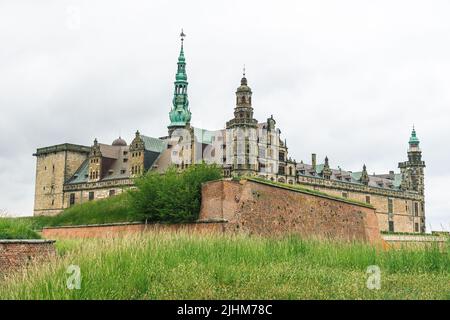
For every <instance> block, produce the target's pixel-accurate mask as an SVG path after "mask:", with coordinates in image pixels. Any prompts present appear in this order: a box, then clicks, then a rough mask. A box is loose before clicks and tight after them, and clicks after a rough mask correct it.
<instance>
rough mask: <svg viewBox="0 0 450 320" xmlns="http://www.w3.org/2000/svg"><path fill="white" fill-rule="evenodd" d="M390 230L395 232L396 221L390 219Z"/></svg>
mask: <svg viewBox="0 0 450 320" xmlns="http://www.w3.org/2000/svg"><path fill="white" fill-rule="evenodd" d="M389 232H394V221H389Z"/></svg>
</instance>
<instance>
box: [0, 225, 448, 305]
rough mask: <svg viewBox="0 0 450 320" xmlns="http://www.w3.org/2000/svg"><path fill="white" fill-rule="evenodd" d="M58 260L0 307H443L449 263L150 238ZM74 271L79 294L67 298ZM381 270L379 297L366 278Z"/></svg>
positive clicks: (85, 249) (262, 243)
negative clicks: (214, 303) (192, 302)
mask: <svg viewBox="0 0 450 320" xmlns="http://www.w3.org/2000/svg"><path fill="white" fill-rule="evenodd" d="M57 246H58V252H59V257H58V258H57V259H55V260H54V261H52V262H51V263H48V264H46V265H40V266H35V267H33V268H31V269H29V270H28V271H27V272H23V273H20V274H16V275H15V276H13V277H11V278H9V279H7V280H5V282H4V283H3V284H0V298H2V299H449V298H450V282H449V280H450V255H449V250H448V248H447V249H446V251H445V252H440V251H439V250H437V249H435V248H432V247H430V248H429V249H426V250H406V249H402V250H395V251H388V252H385V251H379V250H378V249H376V248H374V247H370V246H368V245H365V244H360V243H355V244H344V243H329V242H319V241H311V240H309V241H305V240H301V239H299V238H297V237H286V238H283V239H278V240H276V239H263V238H259V237H244V236H238V237H230V236H228V237H226V236H217V235H203V236H194V235H186V234H163V233H159V234H147V235H143V236H137V237H129V238H117V239H90V240H66V241H60V242H58V244H57ZM71 264H75V265H78V266H80V269H81V276H82V284H81V289H80V290H69V289H67V288H66V280H67V277H68V276H69V275H68V274H67V273H66V270H67V267H68V266H69V265H71ZM369 265H377V266H379V267H380V269H381V289H380V290H369V289H367V287H366V282H367V274H366V269H367V267H368V266H369Z"/></svg>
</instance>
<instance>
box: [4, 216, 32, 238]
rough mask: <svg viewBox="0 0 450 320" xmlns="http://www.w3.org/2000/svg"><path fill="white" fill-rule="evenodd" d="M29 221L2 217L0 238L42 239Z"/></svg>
mask: <svg viewBox="0 0 450 320" xmlns="http://www.w3.org/2000/svg"><path fill="white" fill-rule="evenodd" d="M40 238H41V236H40V235H39V234H38V233H37V232H35V231H34V230H33V228H32V225H31V223H30V222H29V221H24V220H19V219H14V218H0V240H5V239H7V240H12V239H40Z"/></svg>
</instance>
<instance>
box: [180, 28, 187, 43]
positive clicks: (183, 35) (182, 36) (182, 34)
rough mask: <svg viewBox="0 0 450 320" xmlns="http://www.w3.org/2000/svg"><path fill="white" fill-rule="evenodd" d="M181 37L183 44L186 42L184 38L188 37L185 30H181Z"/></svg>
mask: <svg viewBox="0 0 450 320" xmlns="http://www.w3.org/2000/svg"><path fill="white" fill-rule="evenodd" d="M180 37H181V42H183V41H184V37H186V35H185V34H184V32H183V28H181V33H180Z"/></svg>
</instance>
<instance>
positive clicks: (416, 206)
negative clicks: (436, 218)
mask: <svg viewBox="0 0 450 320" xmlns="http://www.w3.org/2000/svg"><path fill="white" fill-rule="evenodd" d="M414 215H415V216H416V217H417V216H419V204H418V203H417V202H414Z"/></svg>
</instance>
